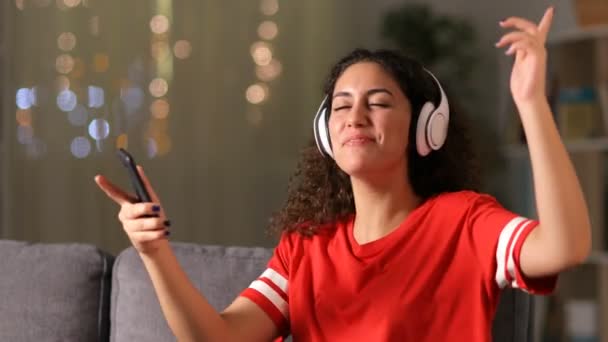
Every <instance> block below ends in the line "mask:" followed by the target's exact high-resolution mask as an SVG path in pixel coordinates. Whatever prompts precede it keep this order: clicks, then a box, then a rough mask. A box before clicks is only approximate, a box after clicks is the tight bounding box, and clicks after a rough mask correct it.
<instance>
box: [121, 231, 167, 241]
mask: <svg viewBox="0 0 608 342" xmlns="http://www.w3.org/2000/svg"><path fill="white" fill-rule="evenodd" d="M167 236H169V231H168V230H147V231H139V232H134V233H131V235H129V237H130V238H131V240H133V241H137V243H138V244H141V243H145V242H150V241H154V240H159V239H162V238H166V237H167Z"/></svg>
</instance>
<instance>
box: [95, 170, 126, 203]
mask: <svg viewBox="0 0 608 342" xmlns="http://www.w3.org/2000/svg"><path fill="white" fill-rule="evenodd" d="M95 183H97V186H99V188H100V189H101V190H102V191H103V192H105V194H106V195H107V196H108V197H109V198H110V199H112V200H113V201H114V202H116V203H117V204H119V205H123V204H126V203H133V202H135V201H136V199H135V198H134V197H133V196H131V195H129V194H127V193H126V192H124V191H122V190H121V189H120V188H119V187H117V186H116V185H114V184H112V183H111V182H110V181H108V180H107V179H106V177H104V176H102V175H97V176H95Z"/></svg>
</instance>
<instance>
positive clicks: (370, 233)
mask: <svg viewBox="0 0 608 342" xmlns="http://www.w3.org/2000/svg"><path fill="white" fill-rule="evenodd" d="M405 170H407V168H405ZM391 173H392V174H389V175H387V174H386V173H385V172H383V173H382V175H377V176H376V177H365V178H357V177H351V183H352V188H353V195H354V198H355V211H356V217H355V224H354V228H353V229H354V236H355V240H356V241H357V242H358V243H361V244H363V243H366V242H371V241H374V240H377V239H379V238H381V237H383V236H385V235H387V234H388V233H390V232H392V231H393V230H394V229H396V228H397V227H398V226H399V224H400V223H401V222H403V220H405V218H406V217H407V215H408V214H409V213H410V212H411V211H412V210H413V209H415V208H416V207H417V206H418V205H419V204H420V199H419V198H418V196H416V194H415V193H414V191H413V189H412V187H411V186H410V184H409V181H408V175H407V171H404V169H403V168H396V170H395V171H393V172H391Z"/></svg>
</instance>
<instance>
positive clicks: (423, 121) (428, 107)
mask: <svg viewBox="0 0 608 342" xmlns="http://www.w3.org/2000/svg"><path fill="white" fill-rule="evenodd" d="M434 110H435V106H434V105H433V103H432V102H426V103H425V104H424V105H423V106H422V109H421V110H420V115H419V116H418V125H417V126H416V150H417V151H418V154H419V155H421V156H423V157H424V156H426V155H428V154H429V153H431V146H429V142H428V137H427V131H428V129H427V127H428V126H429V120H430V119H431V115H432V114H433V111H434Z"/></svg>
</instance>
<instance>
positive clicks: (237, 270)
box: [110, 242, 532, 342]
mask: <svg viewBox="0 0 608 342" xmlns="http://www.w3.org/2000/svg"><path fill="white" fill-rule="evenodd" d="M172 248H173V249H174V252H175V254H176V256H177V258H178V260H179V262H180V264H181V265H182V267H183V268H184V270H185V271H186V273H187V274H188V276H189V277H190V280H191V281H192V282H193V283H194V285H195V286H196V287H197V288H198V289H199V290H201V291H202V292H203V293H204V294H205V297H206V298H207V299H208V300H209V301H210V303H211V304H212V305H213V306H214V307H215V308H216V309H217V310H222V309H224V308H225V307H226V306H227V305H228V304H230V302H231V301H232V300H233V299H234V298H235V297H236V296H237V295H238V294H239V293H240V292H241V291H242V290H243V289H244V288H246V287H247V286H249V284H250V283H251V282H252V281H253V280H255V279H256V278H257V277H258V276H259V275H260V273H261V272H262V271H263V270H264V268H265V266H266V263H267V262H268V260H269V259H270V256H271V254H272V250H271V249H264V248H245V247H219V246H204V245H197V244H187V243H179V242H173V243H172ZM113 275H114V279H113V283H112V305H111V321H112V323H113V324H112V326H111V334H110V335H111V337H110V340H111V341H112V342H131V341H149V342H155V341H159V342H160V341H174V340H175V337H174V336H173V335H172V334H171V331H170V330H169V327H168V325H167V323H166V321H165V319H164V317H163V315H162V312H161V309H160V304H159V303H158V299H157V298H156V295H155V293H154V289H153V288H152V284H151V282H150V278H149V277H148V274H147V273H146V271H145V269H144V266H143V264H142V262H141V259H140V258H139V256H138V255H137V253H136V252H135V250H134V249H133V248H128V249H126V250H125V251H123V252H122V253H121V254H120V255H119V256H118V257H117V259H116V262H115V264H114V273H113ZM531 298H532V297H531V296H530V295H528V294H526V293H524V292H522V291H519V290H512V289H507V290H505V291H504V292H503V294H502V296H501V300H500V304H499V307H498V310H497V313H496V317H495V320H494V326H493V341H494V342H525V341H528V340H529V333H530V317H531V309H532V307H531V304H532V300H531Z"/></svg>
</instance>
